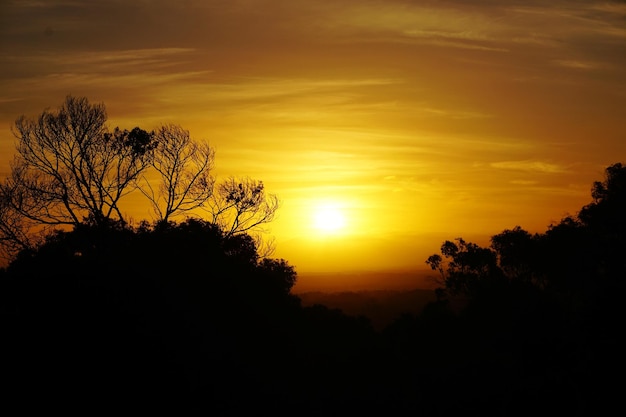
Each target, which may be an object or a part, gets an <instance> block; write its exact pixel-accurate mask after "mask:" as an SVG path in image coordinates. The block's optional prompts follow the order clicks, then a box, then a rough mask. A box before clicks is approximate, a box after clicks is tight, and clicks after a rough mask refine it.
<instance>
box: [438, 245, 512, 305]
mask: <svg viewBox="0 0 626 417" xmlns="http://www.w3.org/2000/svg"><path fill="white" fill-rule="evenodd" d="M441 254H442V255H443V257H442V256H441V255H438V254H434V255H431V256H430V257H429V258H428V259H427V260H426V263H427V264H428V265H429V266H430V267H431V269H433V270H436V271H439V273H440V274H441V281H440V283H441V284H443V286H444V287H445V289H446V291H448V292H450V293H451V294H475V293H476V292H477V291H480V290H481V289H483V288H484V287H486V286H491V285H493V284H495V283H497V282H498V281H500V280H501V279H502V277H503V274H502V271H501V270H500V268H499V267H498V264H497V257H496V253H495V252H494V251H493V250H491V249H489V248H482V247H480V246H479V245H477V244H475V243H471V242H466V241H465V240H464V239H462V238H457V239H456V243H455V242H452V241H449V240H446V241H445V242H444V243H443V244H442V245H441Z"/></svg>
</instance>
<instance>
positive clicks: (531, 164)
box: [489, 160, 567, 174]
mask: <svg viewBox="0 0 626 417" xmlns="http://www.w3.org/2000/svg"><path fill="white" fill-rule="evenodd" d="M489 165H490V166H491V167H492V168H496V169H505V170H516V171H527V172H539V173H545V174H560V173H564V172H567V170H566V169H565V168H564V167H562V166H561V165H557V164H552V163H549V162H543V161H532V160H526V161H502V162H492V163H491V164H489Z"/></svg>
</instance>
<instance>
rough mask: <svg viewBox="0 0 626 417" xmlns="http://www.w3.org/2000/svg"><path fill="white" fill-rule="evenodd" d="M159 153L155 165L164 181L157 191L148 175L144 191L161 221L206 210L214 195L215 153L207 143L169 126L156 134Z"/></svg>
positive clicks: (177, 127) (156, 148)
mask: <svg viewBox="0 0 626 417" xmlns="http://www.w3.org/2000/svg"><path fill="white" fill-rule="evenodd" d="M154 143H155V152H154V154H153V155H152V159H151V166H152V167H153V168H154V169H155V170H156V171H157V172H158V174H159V175H160V177H161V182H160V184H159V187H158V189H157V190H156V191H155V190H154V188H153V187H152V185H151V183H150V181H149V179H147V178H146V177H145V176H144V181H143V182H142V187H141V188H140V190H141V191H142V193H143V194H144V195H145V196H146V197H147V198H148V200H150V202H151V203H152V208H153V210H154V212H155V213H156V215H157V217H158V220H159V221H163V222H167V221H168V220H169V219H170V218H171V217H172V216H174V215H178V214H183V213H186V212H189V211H191V210H194V209H197V208H199V207H202V206H203V205H204V204H205V203H206V202H207V200H208V199H209V198H211V196H212V194H213V183H214V180H213V178H212V176H211V174H210V171H211V169H212V168H213V161H214V158H215V152H214V150H213V148H211V147H210V146H209V144H208V143H206V142H196V141H194V140H192V139H191V137H190V136H189V131H187V130H184V129H183V128H182V127H180V126H178V125H165V126H162V127H160V128H159V129H157V130H156V132H154Z"/></svg>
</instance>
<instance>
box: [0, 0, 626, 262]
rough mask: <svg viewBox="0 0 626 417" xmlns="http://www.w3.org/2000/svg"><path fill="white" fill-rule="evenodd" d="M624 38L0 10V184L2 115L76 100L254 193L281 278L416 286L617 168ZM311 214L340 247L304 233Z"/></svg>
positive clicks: (134, 11) (139, 9) (491, 14)
mask: <svg viewBox="0 0 626 417" xmlns="http://www.w3.org/2000/svg"><path fill="white" fill-rule="evenodd" d="M625 22H626V4H625V3H624V2H607V1H598V2H595V1H558V0H557V1H552V2H545V1H514V0H503V1H497V2H495V1H490V0H483V1H472V2H468V1H461V0H458V1H409V0H369V1H363V0H343V1H319V0H292V1H278V0H267V1H254V0H224V1H212V0H195V1H194V0H189V1H186V0H180V1H176V2H173V1H165V0H152V1H150V0H142V1H135V0H123V1H122V0H106V1H104V0H102V1H77V0H46V1H35V0H33V1H27V0H24V1H10V0H4V1H2V2H1V3H0V152H1V155H2V158H1V160H0V174H2V175H5V174H6V173H7V169H8V163H9V160H10V158H11V155H12V153H13V136H12V134H11V131H10V126H11V124H12V123H13V121H14V120H15V118H16V117H17V116H19V115H21V114H26V115H31V116H34V115H37V114H38V113H40V112H41V111H42V110H43V109H45V108H47V107H51V108H55V107H57V106H59V105H60V104H61V103H62V101H63V100H64V98H65V96H66V95H68V94H72V95H74V96H86V97H88V98H89V99H90V101H92V102H104V103H105V105H106V106H107V110H108V113H109V122H110V123H109V124H110V126H111V127H114V126H120V127H123V128H132V127H134V126H137V125H139V126H141V127H143V128H144V129H151V128H154V127H156V126H157V125H159V124H162V123H176V124H180V125H182V126H183V127H185V128H186V129H188V130H190V132H191V134H192V136H193V137H196V138H198V139H206V140H208V141H209V143H210V144H211V145H212V146H213V147H214V148H215V149H216V169H215V174H216V176H218V178H219V177H225V176H229V175H236V176H239V175H242V176H251V177H253V178H256V179H260V180H262V181H263V182H264V183H265V185H266V189H267V191H268V192H271V193H275V194H277V195H278V196H279V198H280V200H281V201H282V206H281V209H280V211H279V215H278V219H277V220H275V221H274V222H273V223H272V224H271V225H270V232H271V235H273V236H274V237H275V240H276V245H277V247H276V252H275V254H274V256H276V257H283V258H285V259H287V260H288V261H289V262H290V263H291V264H292V265H295V266H296V269H297V271H298V272H300V273H306V272H319V271H331V272H332V271H355V270H379V269H393V270H396V269H414V268H423V267H424V261H425V259H426V257H427V256H428V255H430V254H432V253H434V252H437V251H438V248H439V246H440V244H441V242H442V241H443V240H445V239H453V238H455V237H459V236H463V237H464V238H466V239H468V240H473V241H477V242H479V243H486V242H487V238H488V236H490V235H493V234H495V233H498V232H500V231H502V230H503V229H505V228H512V227H514V226H515V225H520V226H522V227H524V228H526V229H528V230H530V231H533V232H535V231H537V232H541V231H545V228H546V227H547V226H548V225H549V224H550V223H551V222H554V221H558V220H559V219H561V218H562V217H563V216H565V215H566V214H568V213H575V212H576V211H577V210H578V209H579V208H580V207H581V206H582V205H584V204H586V203H587V202H589V201H590V187H591V184H592V182H593V181H594V180H599V179H601V178H602V175H603V170H604V168H605V167H606V166H608V165H610V164H612V163H614V162H624V160H626V158H625V156H626V65H625V64H626V25H625V24H624V23H625ZM324 204H326V205H332V206H336V207H338V208H339V210H341V211H342V213H343V215H344V216H345V217H346V219H345V227H344V228H343V229H341V230H340V231H337V232H336V233H330V234H324V233H321V232H320V231H319V230H317V229H315V228H313V227H312V224H313V218H314V215H315V210H316V209H315V208H316V207H318V206H321V205H324ZM131 209H132V208H129V210H131Z"/></svg>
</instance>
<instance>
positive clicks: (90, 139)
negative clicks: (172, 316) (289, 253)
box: [0, 96, 278, 259]
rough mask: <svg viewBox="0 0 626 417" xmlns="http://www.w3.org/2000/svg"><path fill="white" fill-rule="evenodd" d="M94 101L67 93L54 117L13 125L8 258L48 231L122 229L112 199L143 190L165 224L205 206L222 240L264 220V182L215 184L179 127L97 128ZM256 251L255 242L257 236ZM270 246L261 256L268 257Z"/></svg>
mask: <svg viewBox="0 0 626 417" xmlns="http://www.w3.org/2000/svg"><path fill="white" fill-rule="evenodd" d="M106 120H107V114H106V109H105V107H104V105H103V104H91V103H89V101H88V100H87V99H86V98H84V97H79V98H76V97H72V96H67V97H66V99H65V102H64V103H63V104H62V105H61V106H60V107H59V109H58V110H57V111H49V110H45V111H44V112H43V113H42V114H41V115H39V116H38V117H37V118H35V119H30V118H27V117H26V116H21V117H19V118H18V119H17V121H16V122H15V127H14V129H13V132H14V135H15V136H16V138H17V139H18V141H17V145H16V149H17V155H16V156H15V158H14V161H13V163H12V165H11V173H10V175H9V176H8V177H7V178H5V179H4V181H3V182H2V183H1V184H0V246H1V250H2V255H3V256H4V257H7V258H9V259H10V258H11V257H12V256H14V255H15V254H16V253H17V252H18V251H20V250H22V249H34V248H36V247H37V245H39V244H41V243H42V242H43V237H45V236H46V235H47V234H48V233H50V232H51V231H53V230H54V229H57V228H59V227H60V228H64V227H65V228H68V227H77V226H78V225H80V224H82V223H89V224H94V225H110V224H111V222H120V223H122V224H126V222H127V219H126V214H125V212H124V210H123V209H122V207H121V201H122V200H123V198H124V197H125V196H127V195H128V194H129V193H131V192H133V191H138V192H140V193H142V194H143V195H144V196H145V197H146V198H147V200H148V202H149V206H151V208H152V211H153V212H154V214H155V215H156V221H158V222H161V223H168V222H169V221H171V220H172V219H174V218H176V217H178V216H181V215H185V216H190V215H196V216H200V214H201V212H199V211H198V210H201V209H204V210H205V211H207V212H208V213H209V216H210V217H211V219H212V221H213V222H214V223H216V224H218V225H219V226H220V227H221V228H222V229H223V230H224V231H225V232H226V233H227V234H229V235H235V234H243V233H253V232H254V231H259V230H261V229H260V227H261V226H262V225H264V224H266V223H269V222H271V221H272V220H273V218H274V216H275V213H276V210H277V209H278V199H277V197H276V196H275V195H268V194H266V193H265V190H264V186H263V183H262V182H260V181H255V180H251V179H247V178H246V179H242V180H235V179H234V178H229V179H227V180H225V181H223V182H222V183H220V184H219V185H218V186H217V188H216V187H215V185H214V184H215V180H214V178H213V177H212V176H211V169H212V168H213V161H214V156H215V154H214V150H213V149H212V148H211V147H210V146H209V144H208V143H206V142H200V141H196V140H193V139H191V137H190V135H189V132H188V131H186V130H184V129H183V128H182V127H180V126H178V125H173V124H170V125H163V126H161V127H159V128H158V129H157V130H156V131H152V132H148V131H145V130H143V129H141V128H139V127H136V128H134V129H132V130H130V131H128V130H122V129H120V128H117V127H116V128H115V129H113V130H112V131H109V129H108V127H107V126H106V124H105V123H106ZM256 239H257V245H258V244H260V243H261V242H262V240H261V239H260V235H257V236H256ZM270 252H271V250H270V249H267V250H265V252H264V254H266V255H269V254H270Z"/></svg>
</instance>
